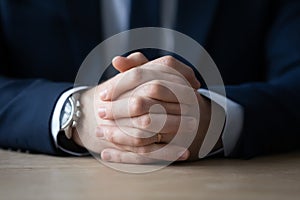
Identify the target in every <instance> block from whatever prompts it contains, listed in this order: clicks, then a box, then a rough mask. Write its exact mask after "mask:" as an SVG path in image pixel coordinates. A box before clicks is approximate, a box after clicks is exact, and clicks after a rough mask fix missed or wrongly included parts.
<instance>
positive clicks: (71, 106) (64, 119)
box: [59, 93, 81, 139]
mask: <svg viewBox="0 0 300 200" xmlns="http://www.w3.org/2000/svg"><path fill="white" fill-rule="evenodd" d="M79 97H80V94H79V93H74V94H73V95H71V96H70V97H68V98H67V100H66V101H65V103H64V105H63V107H62V110H61V113H60V118H59V122H60V131H64V132H65V135H66V137H67V138H68V139H71V138H72V131H73V128H75V127H76V126H77V124H78V120H79V118H80V116H81V111H80V101H79Z"/></svg>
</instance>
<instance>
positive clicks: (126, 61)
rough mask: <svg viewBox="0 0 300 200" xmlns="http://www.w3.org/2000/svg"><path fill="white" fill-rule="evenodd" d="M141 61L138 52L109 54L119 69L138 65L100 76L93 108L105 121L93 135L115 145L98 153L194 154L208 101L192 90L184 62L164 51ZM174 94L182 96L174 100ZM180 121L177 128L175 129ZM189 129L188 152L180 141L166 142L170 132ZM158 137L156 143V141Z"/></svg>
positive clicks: (148, 158) (131, 157)
mask: <svg viewBox="0 0 300 200" xmlns="http://www.w3.org/2000/svg"><path fill="white" fill-rule="evenodd" d="M132 58H134V59H132ZM139 61H140V63H139ZM145 63H146V59H145V58H144V57H143V55H141V54H133V55H131V56H130V57H127V58H123V57H117V58H115V59H114V60H113V64H114V66H115V67H116V68H117V69H118V70H119V71H121V72H122V71H125V70H124V69H126V68H127V69H129V68H130V69H131V68H133V67H137V66H138V65H142V66H140V67H138V68H134V69H131V70H129V71H126V72H125V73H122V74H120V75H119V77H115V78H113V79H112V80H113V81H109V82H106V83H105V84H106V86H104V87H103V88H102V89H103V90H102V91H101V90H100V91H99V93H100V94H101V99H102V100H104V101H105V102H102V104H101V105H100V107H99V113H98V114H99V116H100V118H101V119H104V120H106V121H105V123H103V124H102V123H100V124H99V129H98V130H97V136H98V137H99V138H101V139H104V140H107V141H110V142H112V143H114V144H115V145H116V146H117V149H116V148H106V149H105V150H104V151H103V152H102V158H103V159H104V160H107V161H111V162H129V163H131V162H133V163H136V162H138V163H144V162H154V161H157V160H171V161H172V160H174V159H177V158H178V157H179V156H178V155H181V157H179V159H180V160H185V159H187V158H188V156H189V154H190V153H191V156H190V159H193V160H195V159H197V158H198V157H197V155H198V151H199V148H200V146H201V143H202V141H203V138H204V136H205V133H206V130H207V128H208V124H209V120H210V102H209V101H207V100H206V99H204V98H203V97H201V96H200V95H199V94H198V93H197V92H196V91H195V89H198V88H199V87H200V84H199V82H198V81H197V79H196V77H195V75H194V73H193V71H192V69H191V68H190V67H188V66H186V65H184V64H183V63H181V62H179V61H178V60H176V59H174V58H173V57H170V56H166V57H162V58H159V59H157V60H154V61H151V62H148V63H146V64H145ZM124 80H125V81H124ZM153 80H154V81H153ZM187 80H188V81H187ZM170 89H171V90H170ZM133 90H135V91H134V92H133ZM174 93H175V94H176V95H174ZM177 95H179V96H182V97H183V98H181V99H180V100H179V99H178V98H177ZM193 99H196V100H195V101H193ZM153 105H161V106H162V107H163V108H164V109H159V108H161V107H159V106H157V107H156V108H157V109H155V106H153ZM199 106H200V110H201V121H200V126H199V128H198V122H199V121H198V120H197V117H195V114H197V113H195V112H199V109H198V108H199ZM197 110H198V111H197ZM198 114H199V113H198ZM161 122H165V124H161ZM107 123H108V124H107ZM180 123H181V127H183V129H182V130H178V128H179V124H180ZM158 131H159V132H158ZM195 132H197V135H196V138H195V140H194V143H193V145H192V146H191V147H190V150H192V151H191V152H189V151H187V150H186V148H184V147H182V146H180V144H179V145H175V146H174V145H170V144H169V145H167V146H166V144H168V143H169V142H170V141H172V139H173V138H174V136H175V135H176V134H181V135H182V139H184V137H192V133H195ZM158 140H159V142H161V143H162V144H157V143H156V142H158ZM162 147H165V148H164V153H163V154H159V155H155V156H153V155H150V153H151V152H153V151H156V150H158V149H161V148H162ZM120 149H122V150H127V152H126V151H125V152H124V151H122V150H120ZM179 149H180V151H176V150H179Z"/></svg>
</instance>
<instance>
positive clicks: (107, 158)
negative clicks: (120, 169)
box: [101, 151, 111, 161]
mask: <svg viewBox="0 0 300 200" xmlns="http://www.w3.org/2000/svg"><path fill="white" fill-rule="evenodd" d="M101 158H102V160H105V161H110V160H111V155H110V153H109V152H108V151H102V153H101Z"/></svg>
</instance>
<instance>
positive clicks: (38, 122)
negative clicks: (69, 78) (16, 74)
mask: <svg viewBox="0 0 300 200" xmlns="http://www.w3.org/2000/svg"><path fill="white" fill-rule="evenodd" d="M1 34H2V33H1V27H0V36H1ZM5 52H6V51H5V46H4V42H3V41H2V37H0V148H9V149H14V150H17V149H18V150H26V151H28V150H29V151H31V152H41V153H47V154H56V155H57V154H62V152H61V151H59V150H58V149H57V148H55V145H54V144H53V138H52V135H51V132H50V120H51V116H52V112H53V109H54V106H55V103H56V101H57V99H58V98H59V96H60V94H61V93H63V92H64V91H65V90H66V89H68V88H70V87H72V84H71V83H54V82H50V81H47V80H42V79H31V80H30V79H28V80H24V79H19V80H18V79H11V78H8V76H5V75H4V74H5V71H4V69H7V67H11V66H9V64H8V62H7V61H6V56H5Z"/></svg>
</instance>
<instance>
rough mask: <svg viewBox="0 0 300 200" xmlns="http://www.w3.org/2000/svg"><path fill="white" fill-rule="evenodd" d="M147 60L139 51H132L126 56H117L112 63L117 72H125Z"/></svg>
mask: <svg viewBox="0 0 300 200" xmlns="http://www.w3.org/2000/svg"><path fill="white" fill-rule="evenodd" d="M147 62H148V59H147V58H146V57H145V56H144V55H143V54H142V53H140V52H136V53H132V54H130V55H129V56H127V57H122V56H117V57H115V58H114V59H113V60H112V64H113V66H114V68H115V69H116V70H118V71H119V72H125V71H127V70H130V69H132V68H134V67H138V66H140V65H143V64H145V63H147Z"/></svg>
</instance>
